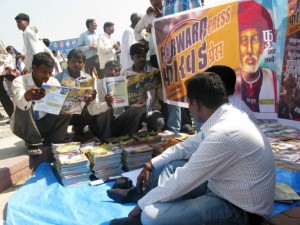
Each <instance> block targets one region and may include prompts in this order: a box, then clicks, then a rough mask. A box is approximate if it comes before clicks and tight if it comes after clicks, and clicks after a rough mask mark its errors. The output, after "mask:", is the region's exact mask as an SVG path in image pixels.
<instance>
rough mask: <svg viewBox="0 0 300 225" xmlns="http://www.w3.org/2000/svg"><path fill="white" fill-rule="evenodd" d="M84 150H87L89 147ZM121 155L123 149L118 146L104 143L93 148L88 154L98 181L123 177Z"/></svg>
mask: <svg viewBox="0 0 300 225" xmlns="http://www.w3.org/2000/svg"><path fill="white" fill-rule="evenodd" d="M83 148H84V149H86V148H87V146H85V147H83ZM121 153H122V149H121V148H120V147H119V146H118V145H116V144H106V143H103V144H100V145H95V146H93V147H92V148H90V149H89V150H88V151H87V153H86V154H87V157H88V159H89V160H90V163H91V170H92V171H93V172H94V175H95V176H96V177H97V178H98V179H108V178H110V177H112V176H119V175H121V173H122V170H121V167H122V165H121Z"/></svg>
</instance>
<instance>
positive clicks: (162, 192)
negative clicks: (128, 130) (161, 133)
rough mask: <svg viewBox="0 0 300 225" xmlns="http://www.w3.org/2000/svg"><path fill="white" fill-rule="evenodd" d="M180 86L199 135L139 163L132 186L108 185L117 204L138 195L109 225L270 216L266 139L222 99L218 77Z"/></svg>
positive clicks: (271, 176)
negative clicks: (124, 189)
mask: <svg viewBox="0 0 300 225" xmlns="http://www.w3.org/2000/svg"><path fill="white" fill-rule="evenodd" d="M186 87H187V100H188V103H189V110H190V112H191V115H192V116H193V117H194V119H195V120H197V121H199V122H201V123H203V126H202V127H201V132H199V133H197V134H196V135H195V136H194V137H191V138H189V139H187V140H185V141H184V142H182V143H179V144H177V145H175V146H173V147H170V148H169V149H167V150H166V151H164V152H163V153H162V154H161V155H159V156H157V157H155V158H153V159H152V160H151V161H150V162H148V163H146V164H145V166H144V168H143V170H142V171H141V173H140V175H139V176H138V180H137V189H131V190H129V191H128V190H127V191H128V193H127V194H126V193H122V192H120V191H119V190H120V189H115V190H114V189H111V190H108V196H110V197H111V198H112V199H114V200H116V201H119V202H128V201H136V200H138V198H136V197H140V199H139V200H138V204H137V206H136V207H135V208H134V209H133V210H132V211H131V212H130V213H129V217H126V218H122V219H115V220H113V221H112V222H111V224H112V225H115V224H141V223H142V224H147V225H149V224H172V225H176V224H180V225H181V224H211V223H223V224H225V223H226V224H229V223H231V224H240V225H244V224H249V222H251V221H249V220H250V219H252V218H255V219H258V220H261V218H262V217H264V216H268V215H270V214H271V212H272V206H273V199H274V192H275V165H274V159H273V154H272V150H271V146H270V144H269V141H268V140H267V138H266V137H265V136H264V134H263V133H262V132H261V131H260V129H258V128H257V126H256V125H255V124H254V123H253V122H252V121H251V120H250V119H249V117H248V116H247V115H246V113H244V112H242V111H241V110H238V109H236V108H235V107H233V106H232V105H231V104H229V103H228V98H227V94H226V90H225V88H224V85H223V82H222V80H221V79H220V77H219V76H218V75H216V74H214V73H211V72H206V73H200V74H198V75H195V76H193V77H192V78H191V79H189V80H188V81H187V82H186ZM137 191H138V193H139V194H140V196H137ZM134 192H136V194H134ZM145 193H146V194H145ZM254 224H258V223H254Z"/></svg>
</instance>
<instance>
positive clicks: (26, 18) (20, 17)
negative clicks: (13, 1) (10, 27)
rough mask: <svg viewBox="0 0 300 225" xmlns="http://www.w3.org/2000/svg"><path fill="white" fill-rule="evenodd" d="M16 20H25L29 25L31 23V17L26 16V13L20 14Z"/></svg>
mask: <svg viewBox="0 0 300 225" xmlns="http://www.w3.org/2000/svg"><path fill="white" fill-rule="evenodd" d="M15 20H25V21H27V22H28V24H29V22H30V18H29V16H28V15H27V14H25V13H20V14H18V15H17V16H16V17H15Z"/></svg>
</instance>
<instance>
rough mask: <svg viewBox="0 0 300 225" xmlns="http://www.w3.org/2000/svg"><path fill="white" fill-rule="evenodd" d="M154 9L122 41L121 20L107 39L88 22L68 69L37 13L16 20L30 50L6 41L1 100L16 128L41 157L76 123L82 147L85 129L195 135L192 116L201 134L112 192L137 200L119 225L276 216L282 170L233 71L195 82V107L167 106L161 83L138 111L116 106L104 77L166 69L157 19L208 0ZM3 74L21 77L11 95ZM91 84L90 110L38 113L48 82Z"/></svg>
mask: <svg viewBox="0 0 300 225" xmlns="http://www.w3.org/2000/svg"><path fill="white" fill-rule="evenodd" d="M150 4H151V5H150V6H149V8H148V9H147V12H146V14H145V15H144V16H142V15H140V14H138V13H133V14H132V15H131V17H130V22H131V24H130V26H129V27H128V28H126V29H125V30H124V33H123V36H122V42H121V43H119V42H117V41H115V40H114V39H113V37H112V34H113V33H114V23H112V22H105V23H104V26H103V34H100V35H98V34H97V32H96V30H97V22H96V20H95V19H87V20H86V27H87V31H85V32H83V33H82V34H80V36H79V40H78V47H77V48H76V49H73V50H71V51H70V52H69V53H68V56H67V66H66V67H65V68H61V65H62V64H61V62H62V61H61V60H59V57H57V52H55V51H54V52H52V51H51V50H50V49H49V48H48V46H47V40H43V39H42V38H40V37H39V36H38V34H37V31H34V29H33V28H32V27H31V26H29V22H30V19H29V16H28V15H26V14H24V13H20V14H19V15H17V16H16V17H15V20H16V22H17V26H18V28H19V29H20V30H22V31H23V40H24V47H25V54H24V55H22V54H17V55H14V49H13V47H12V46H7V48H5V47H4V45H3V43H2V42H0V53H1V58H0V63H1V64H0V66H1V67H0V68H1V70H0V74H1V76H0V78H1V79H0V83H1V86H0V94H1V95H0V97H1V98H0V100H1V103H2V105H3V106H4V109H5V111H6V112H7V114H8V116H9V117H10V125H11V128H12V131H13V133H14V134H15V135H17V136H18V137H20V138H21V139H23V140H24V141H25V144H26V145H27V146H28V154H29V155H39V154H42V149H41V146H42V145H49V144H51V143H61V142H64V141H65V138H66V135H67V128H68V126H70V125H72V126H73V130H74V132H75V140H76V141H84V140H85V134H84V127H86V126H88V127H89V129H90V131H91V133H92V134H93V135H94V136H95V137H97V138H99V139H100V140H104V139H107V138H111V137H115V136H121V135H125V134H133V133H135V132H137V131H138V130H139V129H141V127H142V124H146V125H147V129H148V130H149V131H155V132H158V131H161V130H163V129H169V130H171V131H174V132H175V133H178V132H180V131H185V132H188V133H190V134H191V133H193V129H194V128H193V127H192V120H191V118H193V120H194V122H195V124H196V126H197V133H196V135H195V136H193V137H191V138H189V139H187V140H186V141H184V142H182V143H179V144H177V145H175V146H173V147H171V148H169V149H167V150H166V151H165V152H163V153H162V154H161V155H159V156H157V157H155V158H153V159H151V160H150V161H149V162H148V163H146V164H145V166H144V168H143V170H142V171H141V173H140V175H139V176H138V181H137V184H136V188H134V189H128V190H121V189H110V190H108V191H107V194H108V196H109V197H110V198H111V199H113V200H115V201H117V202H120V203H127V202H134V203H137V206H136V207H135V208H134V209H133V210H132V211H131V212H130V213H129V215H128V217H126V218H121V219H115V220H112V221H111V224H251V223H253V224H256V223H257V221H259V220H262V219H263V217H265V216H268V215H270V213H271V211H272V205H273V196H274V191H275V166H274V160H273V155H272V151H271V147H270V144H269V142H268V140H267V139H266V137H265V136H264V134H263V132H262V131H261V130H260V129H259V128H258V126H257V121H256V119H255V116H254V115H253V113H252V111H251V110H250V109H249V108H248V106H247V105H246V104H245V103H244V102H243V101H242V100H241V99H238V98H236V97H234V96H233V94H234V92H235V84H236V75H235V72H234V70H232V69H231V68H230V67H228V66H223V65H222V66H221V65H220V66H212V67H210V68H208V69H207V70H206V71H205V72H203V73H199V74H195V75H194V76H193V77H192V78H191V79H189V80H188V81H187V82H186V89H187V100H188V103H189V109H183V108H181V107H178V106H174V105H168V104H166V103H164V102H163V98H162V87H161V85H158V86H157V87H156V88H154V89H151V90H148V91H145V93H144V98H143V102H142V103H141V104H140V105H139V106H138V107H137V106H129V107H118V108H114V107H113V102H114V97H113V95H112V94H109V93H107V92H106V90H105V87H104V78H107V77H116V76H126V75H127V74H128V73H130V74H131V76H135V75H136V74H139V73H146V72H150V71H153V70H155V69H157V68H158V62H157V57H156V55H155V51H154V46H153V39H152V37H151V29H152V27H151V22H152V21H153V19H154V18H157V17H161V16H167V15H170V14H174V13H177V12H181V11H185V10H188V9H192V8H196V7H201V6H202V5H203V1H200V0H165V1H162V0H150ZM240 26H241V25H240ZM243 29H248V28H243ZM145 31H146V32H147V33H148V34H149V35H150V36H148V37H147V38H145V35H143V34H142V32H145ZM148 51H149V52H148ZM147 55H149V57H150V58H149V60H147ZM241 57H242V56H241ZM245 63H247V61H246V62H245ZM7 68H9V69H11V70H8V69H7ZM14 72H16V73H14ZM4 78H5V79H7V80H8V81H12V84H11V90H12V93H11V94H10V93H9V92H8V91H7V90H8V88H7V87H4V85H3V80H4ZM92 78H95V80H96V82H95V85H94V91H93V92H92V93H91V94H90V95H88V97H87V98H85V99H84V101H85V106H84V107H83V109H82V113H81V114H77V115H64V114H60V115H54V114H50V113H45V112H43V111H34V110H33V106H34V104H35V101H37V100H40V99H42V98H44V97H45V95H46V93H45V90H44V89H43V88H42V85H43V84H50V85H56V86H66V87H74V84H75V83H76V82H77V81H79V80H80V81H83V80H89V79H92ZM66 81H68V82H66ZM149 108H151V113H149V110H148V109H149ZM253 221H254V222H253Z"/></svg>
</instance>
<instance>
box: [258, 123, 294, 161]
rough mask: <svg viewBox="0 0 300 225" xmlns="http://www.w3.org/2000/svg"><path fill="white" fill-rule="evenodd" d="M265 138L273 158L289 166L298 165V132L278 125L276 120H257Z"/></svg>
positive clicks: (292, 128)
mask: <svg viewBox="0 0 300 225" xmlns="http://www.w3.org/2000/svg"><path fill="white" fill-rule="evenodd" d="M258 123H259V127H260V129H261V130H262V131H263V132H264V133H265V135H266V136H267V138H268V140H269V142H270V144H271V147H272V151H273V154H274V158H275V159H276V160H278V161H282V162H285V163H289V164H294V165H300V130H298V129H297V128H294V127H289V126H285V125H282V124H279V123H278V122H277V120H263V119H261V120H258Z"/></svg>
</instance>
